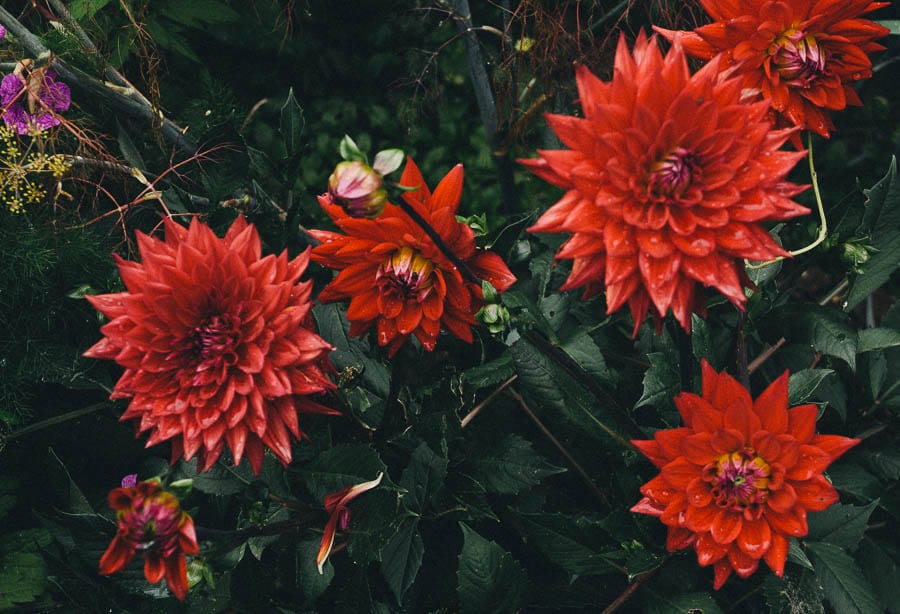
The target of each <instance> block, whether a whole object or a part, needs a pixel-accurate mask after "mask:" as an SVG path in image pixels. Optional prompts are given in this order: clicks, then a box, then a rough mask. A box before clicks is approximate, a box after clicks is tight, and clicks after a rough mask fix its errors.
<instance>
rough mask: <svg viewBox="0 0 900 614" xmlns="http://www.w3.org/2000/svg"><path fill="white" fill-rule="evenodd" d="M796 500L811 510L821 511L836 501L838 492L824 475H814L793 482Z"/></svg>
mask: <svg viewBox="0 0 900 614" xmlns="http://www.w3.org/2000/svg"><path fill="white" fill-rule="evenodd" d="M794 490H795V491H796V493H797V502H798V503H799V504H800V505H802V506H803V507H805V508H806V509H807V510H809V511H811V512H821V511H822V510H825V509H827V508H828V507H829V506H831V504H832V503H836V502H837V500H838V498H839V497H838V493H837V491H836V490H835V489H834V486H832V485H831V482H829V481H828V480H827V479H825V477H824V476H821V475H816V476H813V477H812V478H810V479H809V480H805V481H803V482H794Z"/></svg>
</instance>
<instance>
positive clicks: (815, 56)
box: [769, 28, 825, 87]
mask: <svg viewBox="0 0 900 614" xmlns="http://www.w3.org/2000/svg"><path fill="white" fill-rule="evenodd" d="M769 53H770V55H772V56H773V62H774V64H775V68H777V69H778V72H779V73H780V74H781V78H782V79H784V80H785V81H786V82H787V83H788V84H789V85H793V86H797V87H809V85H810V83H811V82H812V81H813V80H815V79H816V77H818V76H819V75H821V74H822V73H824V72H825V53H824V52H823V50H822V49H821V48H820V47H819V45H818V44H817V43H816V39H815V38H813V37H812V36H811V35H809V34H805V33H804V32H803V31H801V30H798V29H796V28H791V29H790V30H787V31H786V32H784V33H783V34H782V35H781V36H780V37H779V38H778V39H777V40H776V41H775V42H774V43H773V47H772V48H770V51H769Z"/></svg>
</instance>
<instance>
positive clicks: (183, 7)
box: [164, 0, 241, 28]
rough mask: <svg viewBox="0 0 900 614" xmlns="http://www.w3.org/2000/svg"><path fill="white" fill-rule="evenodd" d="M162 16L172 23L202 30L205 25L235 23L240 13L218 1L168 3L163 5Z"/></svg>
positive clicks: (203, 0) (239, 17) (238, 19)
mask: <svg viewBox="0 0 900 614" xmlns="http://www.w3.org/2000/svg"><path fill="white" fill-rule="evenodd" d="M164 14H165V15H166V17H168V18H169V19H171V20H173V21H176V22H178V23H181V24H184V25H186V26H192V27H195V28H202V27H203V26H205V25H206V24H215V23H228V22H237V21H240V19H241V15H240V13H238V12H236V11H235V10H234V9H232V8H231V7H229V6H228V5H227V4H225V3H224V2H219V1H218V0H191V1H190V2H168V3H166V4H165V9H164Z"/></svg>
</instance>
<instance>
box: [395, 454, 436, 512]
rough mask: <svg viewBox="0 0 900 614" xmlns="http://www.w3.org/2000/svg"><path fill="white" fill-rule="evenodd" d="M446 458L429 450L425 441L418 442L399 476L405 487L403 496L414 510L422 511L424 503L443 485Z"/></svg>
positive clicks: (401, 483) (401, 484)
mask: <svg viewBox="0 0 900 614" xmlns="http://www.w3.org/2000/svg"><path fill="white" fill-rule="evenodd" d="M447 462H448V461H447V459H446V458H442V457H440V456H438V455H437V454H435V453H434V452H432V451H431V448H429V447H428V444H426V443H424V442H423V443H420V444H419V447H417V448H416V449H415V450H414V451H413V453H412V456H411V457H410V459H409V464H408V465H407V466H406V469H404V470H403V475H401V476H400V486H402V487H403V488H405V489H406V491H407V492H406V494H405V495H404V498H405V500H406V503H407V506H408V507H409V508H410V509H411V510H413V511H414V512H418V513H420V514H421V513H422V512H424V511H425V507H426V505H427V504H428V503H429V502H430V501H431V500H432V499H433V498H434V495H435V494H436V493H437V491H438V490H440V489H441V487H443V485H444V478H446V477H447Z"/></svg>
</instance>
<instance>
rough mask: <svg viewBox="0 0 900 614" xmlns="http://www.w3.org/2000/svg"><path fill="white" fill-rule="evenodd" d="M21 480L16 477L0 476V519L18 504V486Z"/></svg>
mask: <svg viewBox="0 0 900 614" xmlns="http://www.w3.org/2000/svg"><path fill="white" fill-rule="evenodd" d="M18 486H19V480H17V479H16V478H14V477H11V476H8V475H3V476H0V520H2V519H3V517H4V516H6V515H7V514H8V513H9V510H11V509H12V508H13V507H14V506H15V504H16V488H18Z"/></svg>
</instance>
